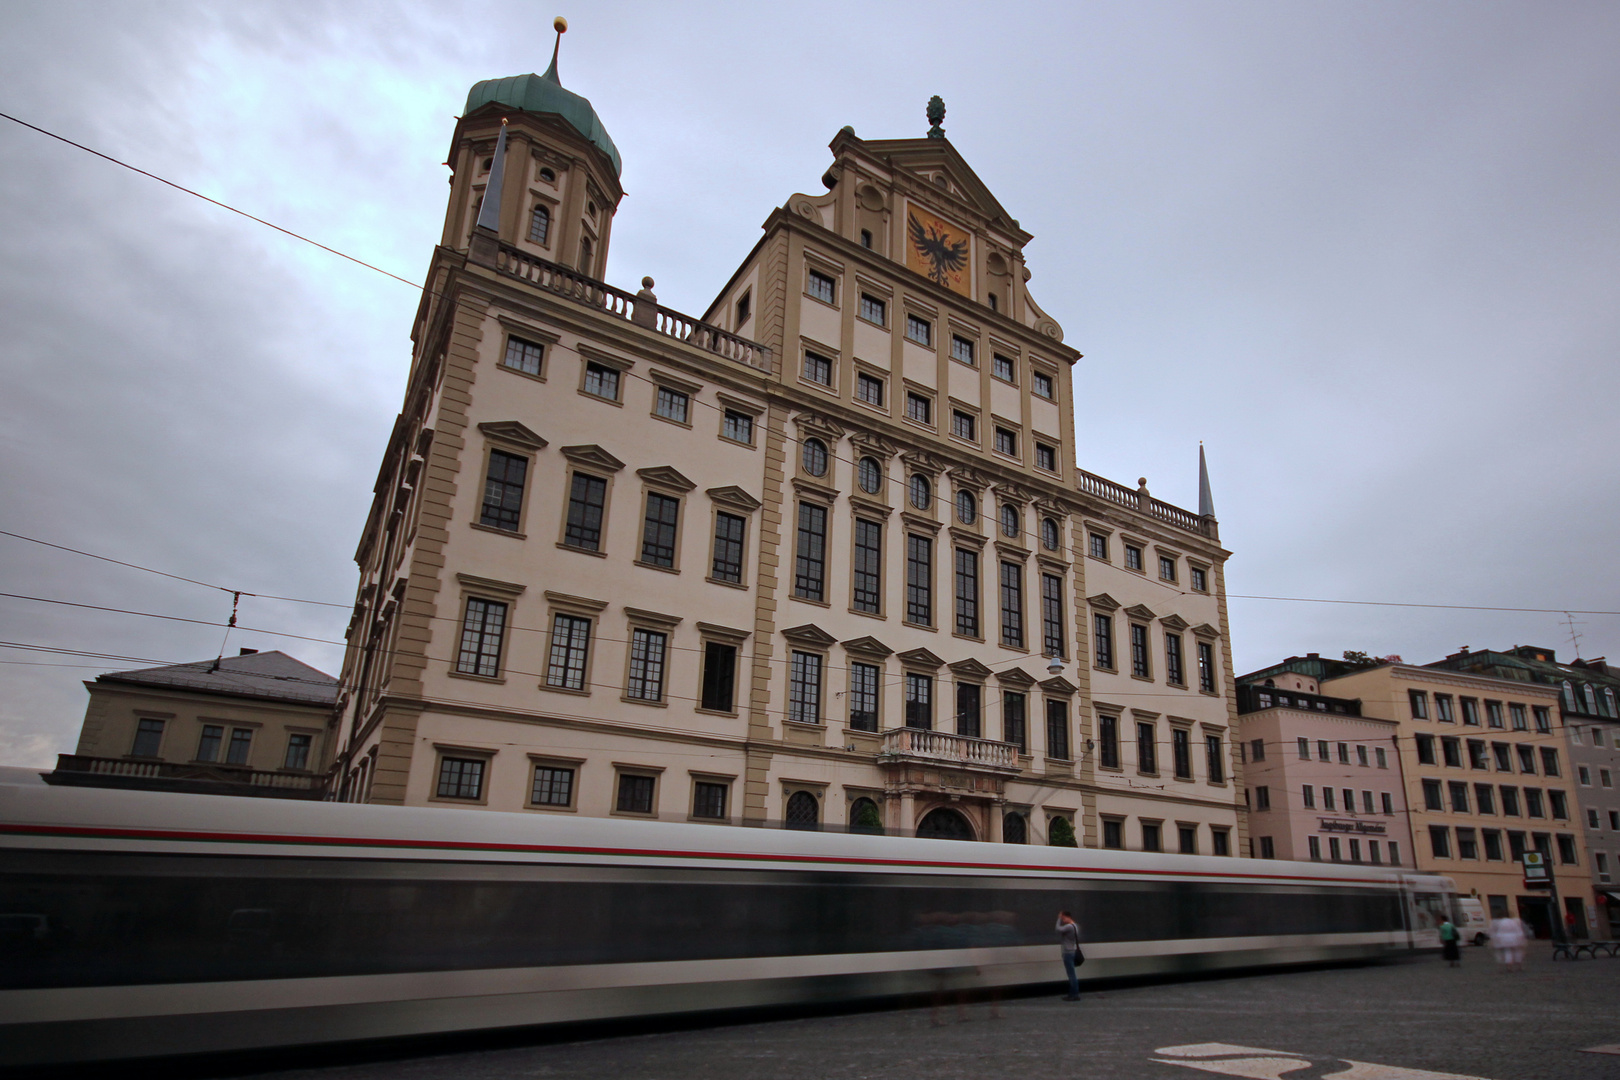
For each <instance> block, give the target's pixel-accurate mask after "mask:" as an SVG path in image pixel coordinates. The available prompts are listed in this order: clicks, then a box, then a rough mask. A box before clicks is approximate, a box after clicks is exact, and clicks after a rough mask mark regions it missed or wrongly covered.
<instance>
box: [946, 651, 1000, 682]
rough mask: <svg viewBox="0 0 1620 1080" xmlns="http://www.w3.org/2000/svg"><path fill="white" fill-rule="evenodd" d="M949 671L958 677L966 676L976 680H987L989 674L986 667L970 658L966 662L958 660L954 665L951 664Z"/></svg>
mask: <svg viewBox="0 0 1620 1080" xmlns="http://www.w3.org/2000/svg"><path fill="white" fill-rule="evenodd" d="M950 669H951V670H952V671H954V672H956V674H958V675H968V676H971V677H973V678H978V679H984V678H988V677H989V676H990V674H991V671H990V669H989V668H988V667H986V666H985V665H984V664H981V663H980V662H979V661H977V660H975V659H973V658H972V657H971V656H970V657H968V658H967V659H966V660H958V661H957V662H956V663H954V664H951V665H950Z"/></svg>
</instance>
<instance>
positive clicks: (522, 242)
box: [441, 17, 624, 279]
mask: <svg viewBox="0 0 1620 1080" xmlns="http://www.w3.org/2000/svg"><path fill="white" fill-rule="evenodd" d="M553 25H554V26H555V28H556V31H557V41H556V44H555V45H554V46H553V48H552V53H551V66H550V67H548V68H547V69H546V71H545V74H543V75H535V74H533V73H530V74H528V75H512V76H508V77H506V78H502V79H485V80H484V81H482V82H479V83H475V84H474V85H473V87H472V89H471V90H470V91H469V92H468V94H467V105H466V108H465V110H464V111H463V113H462V116H461V119H460V120H459V121H458V122H457V124H456V132H455V138H454V140H453V142H452V144H451V148H450V154H449V156H448V158H447V161H446V163H447V164H448V165H449V166H450V168H451V170H452V175H451V178H450V185H451V194H450V205H449V208H448V211H447V213H446V215H445V225H444V237H443V240H442V241H441V242H442V243H443V245H444V246H445V247H449V248H456V249H458V250H462V251H465V250H468V248H469V246H470V244H471V241H472V237H473V230H474V227H475V226H476V225H480V224H481V225H484V226H486V228H487V229H489V230H492V231H493V234H494V238H495V239H496V240H498V241H499V242H500V243H503V244H512V245H516V246H517V247H519V248H521V249H523V250H524V251H525V252H526V253H528V254H530V255H533V256H538V257H539V258H542V259H546V260H549V261H551V262H554V263H559V264H561V265H563V266H566V267H569V268H570V269H573V270H576V271H578V272H579V273H582V274H585V275H586V276H588V277H593V278H598V279H599V278H601V277H602V276H603V268H604V267H605V266H606V265H607V253H608V243H609V239H610V234H611V231H612V224H613V215H614V214H615V213H616V212H617V210H618V206H619V200H620V199H622V198H624V189H623V188H622V187H620V186H619V173H620V170H621V168H622V165H623V162H622V159H621V158H620V157H619V149H618V147H616V146H615V145H614V144H613V139H612V138H611V137H609V135H608V133H607V128H606V127H604V126H603V124H602V120H601V118H600V117H598V116H597V115H596V110H595V109H594V108H592V106H591V103H590V101H588V100H587V99H586V98H584V97H582V96H580V95H579V94H576V93H574V92H573V91H571V90H568V89H566V88H565V87H564V86H563V85H562V81H561V79H560V78H559V77H558V75H557V59H558V54H559V52H560V51H561V45H562V35H563V33H564V32H565V31H567V29H568V22H567V20H566V19H563V18H560V17H559V18H558V19H557V20H556V22H555V23H554V24H553ZM497 148H499V150H500V151H501V152H500V153H499V155H497V152H496V151H497ZM486 199H487V200H489V201H490V202H491V203H492V205H490V206H485V205H484V203H485V201H486Z"/></svg>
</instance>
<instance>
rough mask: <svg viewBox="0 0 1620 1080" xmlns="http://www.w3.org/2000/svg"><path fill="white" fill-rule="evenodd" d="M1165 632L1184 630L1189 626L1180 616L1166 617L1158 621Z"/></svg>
mask: <svg viewBox="0 0 1620 1080" xmlns="http://www.w3.org/2000/svg"><path fill="white" fill-rule="evenodd" d="M1159 623H1160V624H1161V625H1162V626H1163V627H1164V628H1165V629H1166V630H1185V629H1187V627H1188V626H1190V625H1191V624H1190V623H1189V622H1187V620H1186V619H1183V618H1182V617H1181V616H1180V615H1166V616H1164V617H1163V618H1161V619H1160V620H1159Z"/></svg>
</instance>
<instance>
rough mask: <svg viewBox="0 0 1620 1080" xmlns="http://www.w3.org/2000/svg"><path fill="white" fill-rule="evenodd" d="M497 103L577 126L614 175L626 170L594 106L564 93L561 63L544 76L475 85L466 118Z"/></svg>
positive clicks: (468, 99)
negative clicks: (605, 158) (559, 75)
mask: <svg viewBox="0 0 1620 1080" xmlns="http://www.w3.org/2000/svg"><path fill="white" fill-rule="evenodd" d="M490 102H496V103H498V104H501V105H505V106H507V107H509V108H513V109H518V110H520V111H522V112H530V113H556V114H557V115H558V116H560V117H562V118H563V119H564V120H567V121H568V122H569V123H570V124H572V125H573V127H574V130H575V131H577V132H579V133H580V134H581V135H583V136H585V138H587V139H589V140H590V141H591V143H592V144H594V145H595V146H596V147H597V149H599V150H601V151H602V153H604V154H606V155H607V156H608V160H609V161H611V162H613V175H614V176H618V175H619V174H620V173H621V172H622V171H623V169H624V164H623V162H621V161H620V160H619V148H618V147H617V146H614V145H613V140H612V139H610V138H608V133H607V128H605V127H603V126H602V121H601V120H600V119H599V118H598V117H597V115H596V110H595V109H593V108H591V103H590V102H589V101H587V100H585V99H584V98H582V97H580V96H579V95H578V94H576V93H574V92H573V91H571V90H565V89H563V84H562V83H561V82H559V81H558V79H557V61H556V60H555V59H553V60H552V62H551V67H549V68H547V69H546V73H545V74H544V75H534V74H529V75H512V76H510V77H508V78H505V79H485V80H484V81H483V82H481V83H475V84H473V88H472V89H471V90H470V91H468V92H467V107H466V109H465V110H463V112H462V115H463V116H465V115H467V114H468V113H471V112H472V111H473V110H474V109H478V108H482V107H483V106H485V105H488V104H489V103H490Z"/></svg>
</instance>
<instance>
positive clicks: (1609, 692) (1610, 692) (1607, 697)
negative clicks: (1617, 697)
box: [1603, 687, 1620, 716]
mask: <svg viewBox="0 0 1620 1080" xmlns="http://www.w3.org/2000/svg"><path fill="white" fill-rule="evenodd" d="M1603 700H1604V702H1605V703H1607V704H1608V706H1609V709H1608V712H1609V715H1610V716H1620V713H1617V712H1616V711H1615V707H1614V688H1613V687H1605V688H1604V691H1603Z"/></svg>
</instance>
